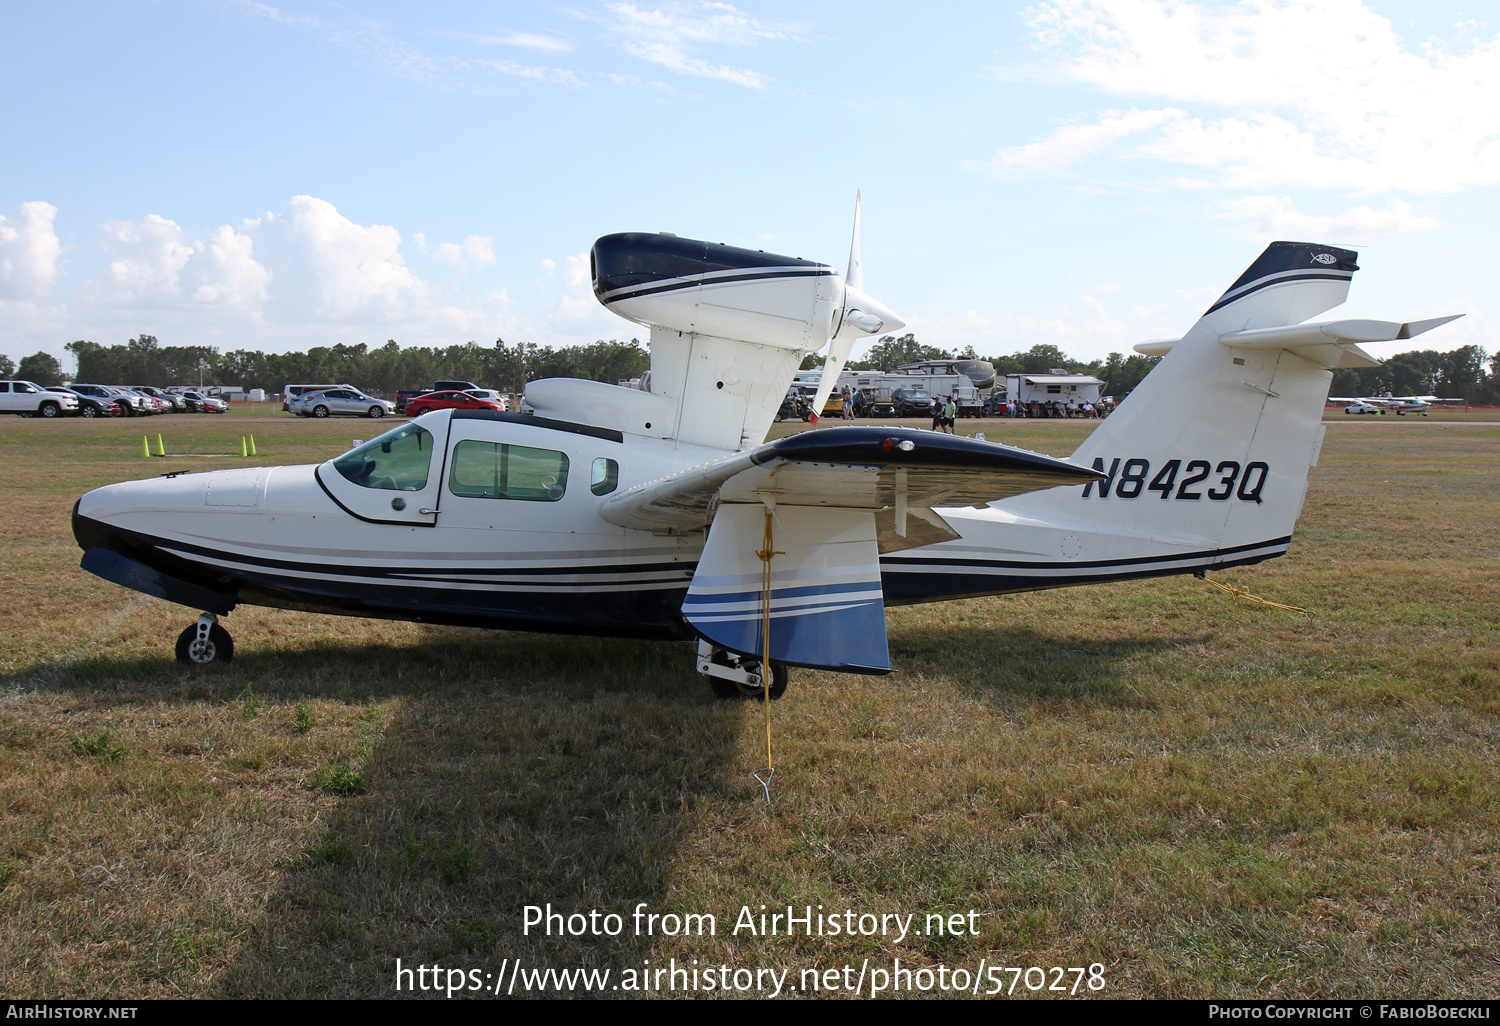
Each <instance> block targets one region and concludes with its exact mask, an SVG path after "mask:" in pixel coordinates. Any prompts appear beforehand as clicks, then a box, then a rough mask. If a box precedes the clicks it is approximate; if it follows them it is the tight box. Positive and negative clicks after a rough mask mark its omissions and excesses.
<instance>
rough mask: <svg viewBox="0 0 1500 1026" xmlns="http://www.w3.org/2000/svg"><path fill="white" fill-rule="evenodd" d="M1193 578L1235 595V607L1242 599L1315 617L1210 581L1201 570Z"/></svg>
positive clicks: (1291, 607)
mask: <svg viewBox="0 0 1500 1026" xmlns="http://www.w3.org/2000/svg"><path fill="white" fill-rule="evenodd" d="M1193 576H1194V577H1196V578H1198V580H1200V581H1202V582H1204V583H1205V584H1207V585H1210V586H1211V587H1214V588H1218V589H1219V590H1220V591H1225V592H1228V593H1229V594H1231V595H1233V596H1234V604H1235V605H1239V604H1240V599H1249V600H1250V601H1251V602H1259V603H1260V604H1261V605H1263V606H1270V607H1271V608H1272V609H1285V610H1286V611H1287V612H1289V613H1302V614H1304V615H1306V616H1312V615H1313V611H1312V610H1311V609H1303V608H1302V607H1301V606H1288V605H1283V604H1282V603H1280V602H1272V601H1271V600H1270V599H1263V598H1261V597H1260V596H1259V595H1252V594H1250V593H1249V592H1248V591H1246V590H1245V589H1243V588H1236V587H1235V586H1234V585H1232V584H1220V583H1219V582H1218V581H1210V580H1209V579H1208V572H1207V571H1205V570H1199V571H1198V572H1197V573H1195V574H1194V575H1193Z"/></svg>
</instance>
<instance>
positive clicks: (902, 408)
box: [891, 388, 933, 417]
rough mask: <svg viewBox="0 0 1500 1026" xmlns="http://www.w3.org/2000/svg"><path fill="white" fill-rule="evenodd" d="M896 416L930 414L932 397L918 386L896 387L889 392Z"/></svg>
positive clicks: (925, 415)
mask: <svg viewBox="0 0 1500 1026" xmlns="http://www.w3.org/2000/svg"><path fill="white" fill-rule="evenodd" d="M891 402H892V404H894V405H895V407H896V416H898V417H930V416H932V407H933V398H932V396H930V395H928V394H927V393H926V392H924V391H922V390H921V389H920V388H898V389H896V390H895V391H894V392H892V393H891Z"/></svg>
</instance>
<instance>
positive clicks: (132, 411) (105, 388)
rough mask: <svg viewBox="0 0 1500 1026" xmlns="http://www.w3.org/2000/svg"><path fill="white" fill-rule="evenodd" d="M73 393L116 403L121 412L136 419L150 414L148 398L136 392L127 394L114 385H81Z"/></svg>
mask: <svg viewBox="0 0 1500 1026" xmlns="http://www.w3.org/2000/svg"><path fill="white" fill-rule="evenodd" d="M73 391H75V392H77V393H78V394H79V395H87V396H93V397H94V398H95V399H104V400H107V401H109V402H112V403H114V404H115V405H116V406H118V407H119V408H120V412H121V413H122V414H124V415H125V416H127V417H135V416H138V415H144V414H147V413H150V412H151V410H150V409H148V408H147V406H146V397H145V396H143V395H137V394H136V393H134V392H127V391H125V389H123V388H116V387H115V386H114V385H80V384H74V385H73Z"/></svg>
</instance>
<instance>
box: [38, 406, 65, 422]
mask: <svg viewBox="0 0 1500 1026" xmlns="http://www.w3.org/2000/svg"><path fill="white" fill-rule="evenodd" d="M36 412H37V413H38V414H39V415H40V416H43V417H47V418H48V419H50V418H52V417H56V416H57V415H58V414H60V413H62V407H60V406H58V405H57V404H56V403H42V405H40V406H38V407H37V409H36Z"/></svg>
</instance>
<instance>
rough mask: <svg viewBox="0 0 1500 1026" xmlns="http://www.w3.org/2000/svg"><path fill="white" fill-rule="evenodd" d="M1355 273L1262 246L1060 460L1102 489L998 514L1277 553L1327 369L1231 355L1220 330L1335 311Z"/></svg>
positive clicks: (1308, 254)
mask: <svg viewBox="0 0 1500 1026" xmlns="http://www.w3.org/2000/svg"><path fill="white" fill-rule="evenodd" d="M1357 269H1358V265H1357V263H1356V255H1355V254H1354V253H1352V252H1350V251H1349V250H1343V249H1335V248H1333V247H1330V246H1318V245H1312V244H1308V243H1300V242H1274V243H1272V244H1271V245H1270V246H1269V247H1268V248H1267V249H1266V251H1265V252H1264V253H1262V254H1261V256H1260V258H1259V259H1257V260H1256V261H1255V262H1254V263H1253V264H1251V265H1250V267H1249V269H1247V270H1246V271H1245V273H1244V274H1242V275H1241V276H1240V277H1239V279H1238V280H1236V281H1235V282H1234V284H1233V285H1231V286H1230V287H1229V289H1228V290H1227V291H1226V292H1225V293H1224V294H1223V295H1222V296H1221V297H1220V298H1219V299H1218V301H1217V302H1215V303H1214V304H1213V305H1212V306H1211V307H1209V309H1208V310H1207V312H1205V313H1204V315H1203V316H1202V317H1201V318H1200V319H1199V320H1198V323H1197V324H1195V325H1194V326H1193V328H1192V330H1191V331H1189V332H1188V333H1187V334H1186V335H1184V336H1183V337H1182V339H1181V340H1179V341H1177V342H1176V343H1175V344H1174V345H1172V346H1171V349H1170V351H1169V352H1168V353H1167V355H1166V356H1165V357H1163V358H1162V361H1161V363H1159V364H1158V365H1157V366H1156V367H1155V368H1153V369H1152V371H1151V373H1150V374H1148V375H1147V376H1146V378H1145V380H1143V381H1142V382H1141V384H1140V385H1139V386H1137V387H1136V389H1135V390H1134V391H1133V392H1131V394H1130V396H1129V398H1128V399H1127V400H1126V401H1125V402H1123V403H1122V404H1121V405H1120V407H1119V408H1118V409H1117V410H1115V412H1114V413H1113V414H1111V415H1110V417H1109V419H1108V420H1106V421H1105V422H1104V423H1103V424H1102V425H1100V426H1099V428H1098V429H1097V430H1096V431H1094V433H1093V434H1092V435H1090V436H1089V438H1088V439H1087V440H1086V441H1085V442H1084V443H1083V445H1081V446H1080V447H1079V448H1078V451H1077V452H1075V453H1074V455H1073V460H1074V462H1077V463H1081V464H1082V465H1084V466H1090V467H1093V468H1095V469H1098V470H1100V471H1102V472H1103V473H1104V474H1106V475H1107V476H1108V479H1107V480H1106V481H1102V482H1099V483H1098V484H1097V485H1090V486H1085V487H1082V488H1055V489H1052V490H1051V491H1048V492H1045V493H1039V494H1036V495H1027V496H1021V497H1018V498H1016V499H1012V500H1007V501H1006V502H1005V503H1003V504H1001V505H1000V508H1002V509H1004V510H1006V511H1009V512H1014V513H1016V514H1018V515H1022V516H1028V517H1030V516H1035V517H1038V518H1049V517H1050V518H1066V519H1069V520H1077V521H1088V522H1090V523H1092V524H1093V525H1095V527H1094V528H1093V530H1094V531H1097V532H1101V533H1103V534H1105V535H1110V534H1115V535H1118V536H1120V537H1121V538H1132V539H1135V541H1134V542H1132V543H1131V544H1130V545H1128V546H1126V547H1127V548H1131V547H1134V548H1141V549H1142V550H1143V551H1147V550H1150V549H1151V548H1152V545H1151V544H1150V542H1149V541H1148V540H1147V539H1152V538H1155V539H1161V540H1169V541H1172V542H1180V543H1184V544H1188V545H1191V546H1196V547H1197V548H1198V549H1201V550H1209V551H1224V550H1238V551H1242V552H1244V551H1259V550H1260V549H1262V548H1266V547H1270V548H1272V549H1275V550H1276V551H1275V552H1272V553H1271V554H1279V552H1280V551H1284V550H1285V548H1286V543H1287V541H1288V540H1289V539H1290V536H1291V533H1292V527H1293V525H1294V524H1295V523H1296V520H1297V516H1298V514H1299V513H1300V512H1301V510H1302V500H1303V496H1304V494H1305V492H1306V487H1307V471H1308V467H1309V466H1310V465H1311V464H1312V463H1313V462H1314V461H1315V459H1316V450H1317V446H1318V444H1319V443H1320V442H1321V439H1322V430H1323V429H1322V416H1323V405H1324V401H1325V399H1326V398H1327V395H1328V384H1329V382H1330V380H1331V379H1332V374H1331V373H1330V371H1329V370H1327V369H1326V368H1325V367H1322V366H1319V365H1318V364H1317V363H1315V362H1313V361H1311V360H1309V359H1307V358H1305V357H1304V356H1301V355H1298V354H1297V353H1295V352H1293V351H1292V350H1289V349H1278V348H1268V349H1264V350H1246V349H1239V348H1234V347H1232V346H1229V345H1226V344H1224V343H1223V342H1221V336H1223V335H1226V334H1229V333H1232V332H1241V331H1246V330H1250V329H1260V328H1273V327H1278V326H1282V325H1289V324H1297V323H1300V322H1301V321H1303V320H1305V319H1307V318H1309V317H1312V316H1314V315H1316V314H1319V313H1322V312H1323V311H1325V310H1328V309H1330V308H1332V307H1335V306H1337V305H1339V304H1340V303H1342V302H1343V301H1344V300H1345V298H1346V297H1347V296H1348V292H1349V282H1350V279H1351V278H1352V277H1353V275H1354V272H1355V271H1356V270H1357ZM1247 547H1249V548H1247Z"/></svg>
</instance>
